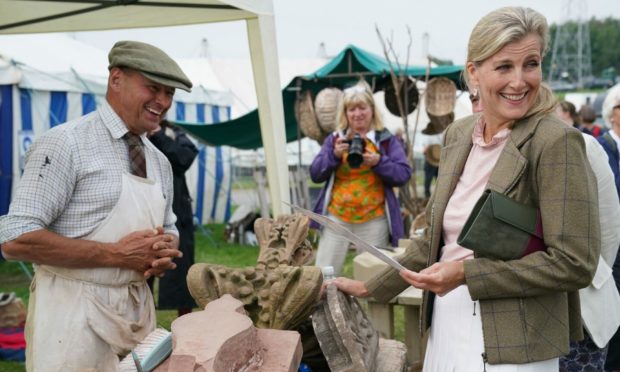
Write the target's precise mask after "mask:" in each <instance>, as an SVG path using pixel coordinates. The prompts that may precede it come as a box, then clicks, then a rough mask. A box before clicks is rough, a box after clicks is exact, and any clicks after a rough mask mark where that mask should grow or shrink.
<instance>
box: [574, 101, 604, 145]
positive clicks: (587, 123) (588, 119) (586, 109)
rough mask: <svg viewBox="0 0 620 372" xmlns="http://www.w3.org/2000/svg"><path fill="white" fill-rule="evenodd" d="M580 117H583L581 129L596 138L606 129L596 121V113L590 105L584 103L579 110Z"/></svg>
mask: <svg viewBox="0 0 620 372" xmlns="http://www.w3.org/2000/svg"><path fill="white" fill-rule="evenodd" d="M579 117H580V118H581V125H580V126H579V130H581V131H582V132H583V133H585V134H589V135H591V136H592V137H594V138H598V137H600V136H601V135H602V134H603V133H604V132H605V130H604V129H603V127H601V126H600V125H598V124H596V123H594V122H595V121H596V113H595V112H594V109H593V108H592V106H590V105H583V106H581V109H580V110H579Z"/></svg>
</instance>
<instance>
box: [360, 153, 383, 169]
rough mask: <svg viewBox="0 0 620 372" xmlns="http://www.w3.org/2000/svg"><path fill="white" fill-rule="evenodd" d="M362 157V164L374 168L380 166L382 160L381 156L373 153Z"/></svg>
mask: <svg viewBox="0 0 620 372" xmlns="http://www.w3.org/2000/svg"><path fill="white" fill-rule="evenodd" d="M362 156H363V157H364V162H363V163H362V164H365V165H367V166H369V167H374V166H375V165H377V164H379V160H381V155H380V154H375V153H371V152H365V153H364V154H363V155H362Z"/></svg>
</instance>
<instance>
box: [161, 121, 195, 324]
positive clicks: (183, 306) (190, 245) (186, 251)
mask: <svg viewBox="0 0 620 372" xmlns="http://www.w3.org/2000/svg"><path fill="white" fill-rule="evenodd" d="M149 140H151V142H152V143H153V145H155V147H157V149H158V150H159V151H161V152H162V153H163V154H164V155H166V158H168V161H170V165H171V166H172V176H173V179H174V199H173V202H172V211H173V212H174V214H175V215H176V216H177V222H176V228H177V230H179V250H180V251H181V252H182V253H183V256H182V257H178V258H175V259H174V263H175V264H176V265H177V268H176V269H175V270H172V271H170V272H168V273H166V275H165V276H163V277H161V278H160V279H159V298H158V301H157V307H158V308H159V309H162V310H165V309H177V312H178V315H179V316H181V315H184V314H187V313H189V312H191V311H192V308H194V307H196V303H195V302H194V299H193V298H192V296H191V294H190V293H189V290H188V289H187V280H186V277H187V272H188V270H189V268H190V267H191V266H192V265H193V264H194V214H193V213H192V199H191V197H190V194H189V189H188V188H187V182H186V181H185V172H187V170H188V169H189V167H190V166H191V165H192V163H193V162H194V159H196V156H197V155H198V149H197V148H196V146H195V145H194V143H193V142H192V141H191V140H190V139H189V138H188V137H187V136H186V135H185V133H184V132H183V131H182V130H180V129H179V128H177V127H174V126H172V125H170V123H169V122H168V121H167V120H163V121H162V122H161V123H160V125H159V127H157V129H155V130H154V131H152V132H150V133H149Z"/></svg>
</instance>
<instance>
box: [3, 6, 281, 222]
mask: <svg viewBox="0 0 620 372" xmlns="http://www.w3.org/2000/svg"><path fill="white" fill-rule="evenodd" d="M234 20H245V21H246V22H245V23H246V27H247V31H248V43H249V47H250V52H251V53H250V55H251V58H252V71H253V72H254V77H255V81H256V95H257V100H258V107H259V113H258V115H259V116H260V118H261V123H262V128H261V131H262V136H261V138H262V140H263V141H264V143H265V144H266V146H265V159H266V161H267V178H268V182H269V192H270V194H271V195H270V196H271V201H272V207H273V213H274V215H280V214H282V213H288V212H290V209H289V207H288V206H286V205H284V204H282V203H280V201H285V202H288V201H289V200H290V195H289V184H288V166H287V164H286V159H282V158H281V157H279V154H281V153H283V152H285V151H286V142H285V138H284V125H283V115H282V101H281V100H280V97H279V89H280V78H279V72H278V59H277V55H278V53H277V47H276V45H277V44H276V37H275V32H276V31H275V21H274V15H273V3H272V0H178V1H171V0H168V1H165V0H55V1H49V0H21V1H5V0H3V1H0V34H18V33H39V32H71V31H86V30H109V29H124V28H136V27H162V26H178V25H188V24H202V23H210V22H223V21H234Z"/></svg>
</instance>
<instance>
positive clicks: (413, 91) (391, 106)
mask: <svg viewBox="0 0 620 372" xmlns="http://www.w3.org/2000/svg"><path fill="white" fill-rule="evenodd" d="M399 80H401V81H402V78H399ZM400 97H401V100H402V101H403V108H404V109H405V114H406V115H409V114H411V113H412V112H413V111H414V110H415V108H416V107H418V102H419V100H420V93H419V92H418V88H417V87H416V83H415V81H414V80H413V79H411V78H407V107H405V84H402V85H401V86H400ZM383 99H384V101H385V107H386V108H387V109H388V111H389V112H390V113H391V114H392V115H395V116H400V111H398V102H397V101H396V89H395V88H394V84H392V79H389V80H388V81H387V82H386V84H385V95H384V96H383Z"/></svg>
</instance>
